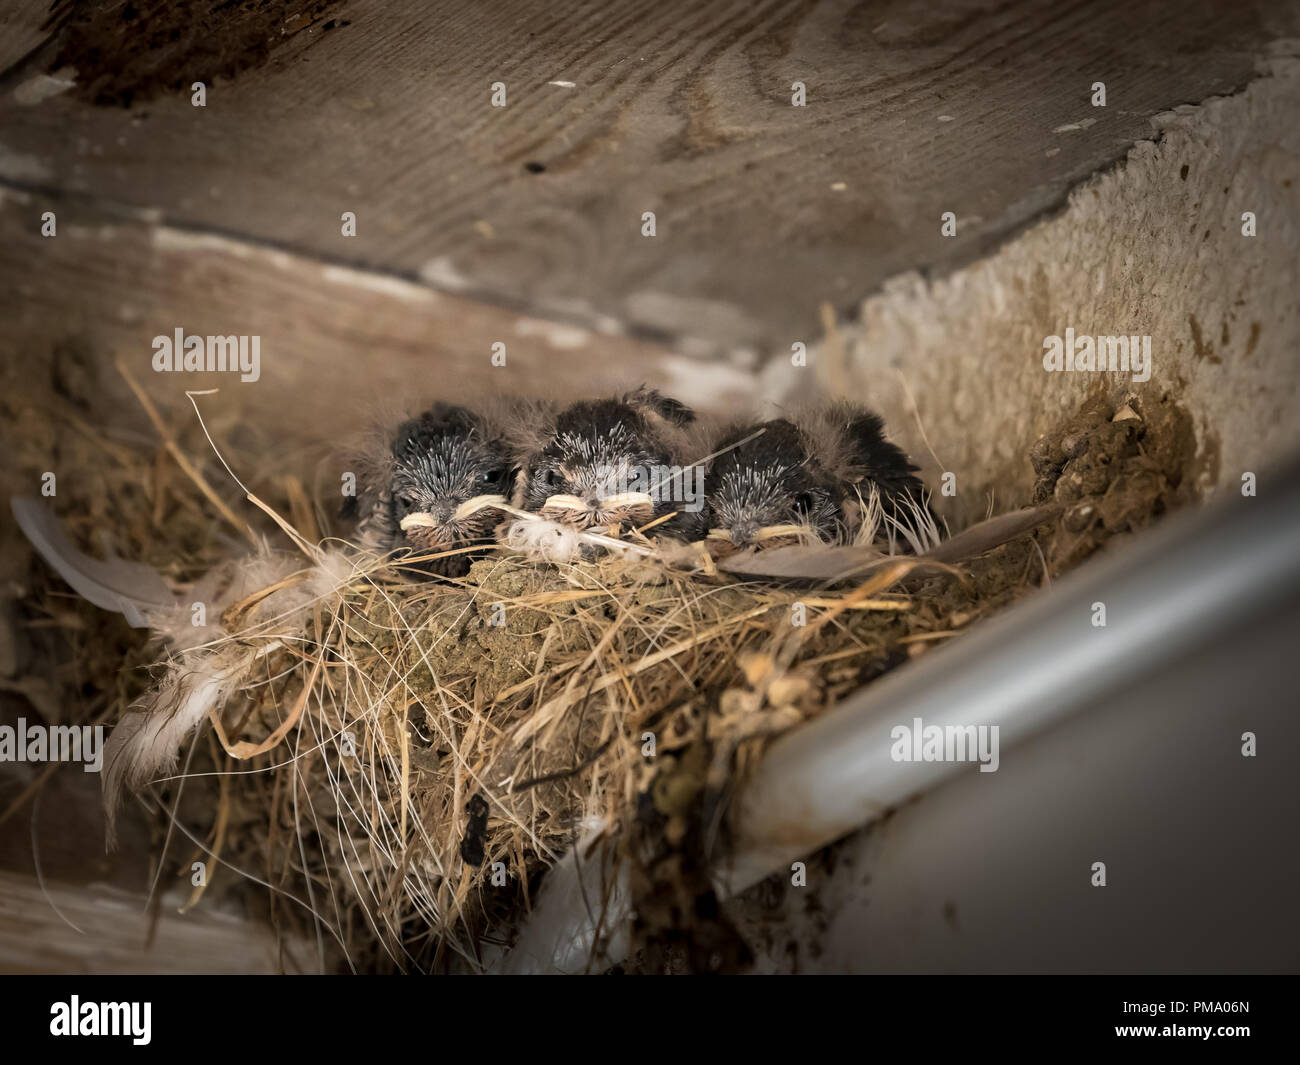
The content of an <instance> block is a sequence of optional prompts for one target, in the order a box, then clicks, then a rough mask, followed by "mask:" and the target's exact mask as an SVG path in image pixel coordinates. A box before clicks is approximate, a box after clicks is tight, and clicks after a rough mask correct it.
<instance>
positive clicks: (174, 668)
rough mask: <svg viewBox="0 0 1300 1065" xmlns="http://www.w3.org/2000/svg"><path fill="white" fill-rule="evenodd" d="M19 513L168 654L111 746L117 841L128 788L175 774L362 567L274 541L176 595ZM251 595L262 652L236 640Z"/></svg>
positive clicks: (91, 589) (38, 516) (107, 782)
mask: <svg viewBox="0 0 1300 1065" xmlns="http://www.w3.org/2000/svg"><path fill="white" fill-rule="evenodd" d="M11 509H12V510H13V514H14V518H15V520H16V521H17V522H18V526H19V528H20V529H22V531H23V533H24V534H25V535H26V536H27V538H28V540H29V541H31V544H32V546H33V547H34V548H35V549H36V550H37V552H38V553H39V554H40V555H41V557H42V558H44V559H45V561H46V562H47V563H48V564H49V565H50V567H51V568H52V569H54V570H55V571H56V572H57V573H58V574H59V575H60V576H62V577H63V578H64V580H66V581H67V582H68V584H69V585H71V587H72V588H73V590H74V591H76V592H77V593H78V594H79V595H81V596H82V597H83V598H85V599H86V600H88V601H89V602H91V603H94V604H95V605H96V606H98V607H101V608H102V609H105V610H113V611H116V612H118V613H121V614H123V615H124V616H125V617H126V619H127V621H128V622H129V623H130V624H131V625H133V626H135V627H136V628H145V627H147V628H149V629H150V630H151V632H152V633H153V634H154V636H156V637H157V638H158V639H159V641H160V642H161V643H162V645H163V646H164V647H165V648H166V652H167V655H168V658H167V662H166V667H165V672H164V675H163V677H162V679H161V681H159V682H158V683H157V684H156V685H154V687H153V688H152V689H151V690H150V691H149V692H148V693H146V695H144V696H143V697H142V698H141V699H140V700H139V701H138V702H136V703H135V704H134V705H133V706H132V707H131V708H130V709H129V710H128V711H127V713H126V714H125V715H124V716H123V717H122V720H121V721H119V722H118V724H117V726H116V728H114V729H113V731H112V733H111V734H110V736H109V738H108V742H107V743H106V744H105V749H104V779H103V790H104V806H105V811H106V813H107V816H108V837H109V843H110V845H111V844H112V842H113V838H114V826H115V815H116V811H117V807H118V804H119V802H120V799H121V796H122V794H123V791H124V790H127V789H129V790H132V791H135V790H138V789H139V788H141V787H142V786H144V785H145V784H147V783H148V782H149V781H150V780H151V779H153V778H154V777H155V776H157V775H158V774H159V773H168V772H170V771H171V770H172V769H174V768H175V765H176V760H177V756H178V753H179V750H180V748H181V746H182V745H183V744H184V742H185V740H186V738H187V737H189V736H190V734H191V733H192V732H193V731H194V730H195V729H196V728H197V727H198V726H199V725H200V723H201V722H202V721H203V719H204V718H205V717H207V716H208V715H210V714H214V713H218V712H220V710H221V708H222V707H223V706H224V705H225V702H226V700H227V699H228V698H229V697H230V696H231V694H233V692H235V691H236V690H237V689H238V687H239V685H240V682H241V679H242V678H243V677H245V676H247V674H248V671H249V668H250V667H251V666H252V665H253V664H254V663H255V662H256V661H257V660H258V659H259V658H261V657H263V656H264V655H266V654H268V653H269V652H270V651H272V650H274V649H275V648H276V647H278V646H280V644H281V640H282V639H283V638H285V637H292V636H294V635H296V634H299V633H301V632H302V631H303V627H304V626H305V624H306V622H307V619H308V618H309V617H310V615H311V607H312V606H313V605H314V604H316V603H318V602H322V601H328V600H329V599H330V598H331V597H333V596H336V595H338V594H339V592H340V590H341V589H342V588H343V587H344V586H345V585H347V584H348V583H350V581H351V580H352V579H353V577H354V575H355V572H356V562H355V561H354V559H353V558H352V557H351V556H350V555H349V554H347V553H345V551H344V550H342V549H331V550H328V551H318V552H317V554H316V556H315V560H314V562H310V561H308V560H306V559H304V558H303V556H302V555H299V554H288V553H285V552H276V551H272V550H271V549H270V548H269V547H267V546H266V545H265V544H264V545H262V547H261V548H260V549H259V550H258V551H257V552H256V553H254V554H252V555H249V556H246V557H244V558H240V559H231V560H228V561H226V562H224V563H222V564H221V565H219V566H216V567H214V568H213V569H212V570H211V571H209V572H208V573H207V574H205V575H204V576H203V577H202V578H200V579H199V580H198V581H196V582H195V583H194V584H192V585H190V586H188V587H187V588H185V589H184V590H180V591H174V590H173V589H172V588H171V586H170V585H169V584H168V583H167V581H166V580H165V579H164V578H163V576H162V574H160V573H159V572H158V571H157V570H155V569H153V568H152V567H150V566H146V565H142V564H141V563H138V562H127V561H125V560H123V559H120V558H109V559H107V560H104V561H100V560H98V559H94V558H91V557H90V556H89V555H86V554H85V553H83V552H82V551H80V550H78V549H77V548H76V547H74V546H73V545H72V543H71V541H69V540H68V538H67V536H66V534H65V533H64V532H63V529H62V527H61V525H60V524H59V520H58V518H57V517H56V516H55V514H54V511H53V509H52V508H50V507H49V506H48V505H45V504H42V503H40V502H39V501H37V500H33V499H14V500H12V501H11ZM272 588H273V589H274V590H273V591H269V592H267V591H266V590H267V589H272ZM262 592H266V594H265V595H259V594H258V593H262ZM250 598H251V599H255V600H256V603H257V619H258V620H257V624H256V626H254V627H255V628H256V629H257V630H259V631H260V633H261V634H262V635H264V636H265V637H266V638H265V639H263V640H261V641H259V642H258V644H257V645H255V646H250V644H249V643H248V642H246V641H242V640H236V639H232V638H231V637H234V636H237V635H241V634H243V635H247V630H246V629H244V628H242V627H241V626H240V624H239V622H240V621H241V620H242V619H244V618H245V617H246V616H247V615H246V613H245V611H244V610H243V609H233V610H232V608H242V607H244V606H245V605H246V604H248V602H249V600H250ZM197 603H201V604H203V608H204V609H203V610H202V611H201V612H199V611H195V610H194V605H195V604H197ZM196 620H201V621H202V624H196Z"/></svg>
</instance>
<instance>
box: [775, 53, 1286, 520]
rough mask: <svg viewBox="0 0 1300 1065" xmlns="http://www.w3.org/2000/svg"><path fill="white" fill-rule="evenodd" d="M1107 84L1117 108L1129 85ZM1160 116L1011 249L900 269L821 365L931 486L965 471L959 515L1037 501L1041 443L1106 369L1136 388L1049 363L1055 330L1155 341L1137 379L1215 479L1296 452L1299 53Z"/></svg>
mask: <svg viewBox="0 0 1300 1065" xmlns="http://www.w3.org/2000/svg"><path fill="white" fill-rule="evenodd" d="M1287 50H1290V51H1292V52H1294V51H1295V48H1293V47H1292V48H1289V49H1288V48H1287V47H1282V48H1277V49H1275V51H1277V52H1283V51H1287ZM1110 91H1111V106H1118V107H1122V106H1123V102H1122V86H1118V85H1117V86H1113V87H1111V90H1110ZM1157 126H1158V134H1157V137H1156V138H1155V139H1153V140H1151V141H1146V142H1142V143H1140V144H1138V145H1136V146H1135V147H1134V148H1133V150H1132V151H1131V152H1130V153H1129V155H1128V157H1127V159H1126V161H1125V162H1124V163H1123V164H1122V165H1120V166H1119V167H1117V168H1115V169H1114V170H1111V171H1109V172H1107V173H1104V174H1101V175H1099V176H1097V177H1095V178H1093V179H1091V180H1089V181H1088V182H1087V183H1086V184H1085V185H1083V186H1081V187H1080V188H1078V189H1077V190H1075V191H1074V193H1073V194H1072V195H1071V197H1070V200H1069V204H1068V207H1067V208H1066V209H1065V210H1063V211H1062V212H1061V213H1059V214H1058V215H1056V216H1055V217H1052V218H1050V219H1048V220H1046V221H1043V222H1041V223H1040V224H1038V225H1036V226H1034V227H1033V228H1032V229H1030V230H1028V231H1026V232H1025V233H1023V234H1021V235H1020V236H1019V237H1017V238H1016V239H1014V240H1013V241H1011V242H1010V243H1008V244H1007V245H1005V246H1004V247H1003V248H1002V249H1000V250H999V251H998V252H997V253H996V254H994V255H992V256H990V257H988V258H986V259H984V260H982V261H980V262H978V263H975V264H973V265H971V266H969V267H968V268H965V269H962V270H959V271H957V272H955V273H953V274H951V275H950V276H948V277H946V278H944V279H942V280H936V281H933V282H928V281H926V280H924V279H922V278H921V277H919V276H917V275H916V274H909V275H904V276H902V277H899V278H896V279H894V280H893V281H892V282H890V283H889V284H888V285H886V287H885V289H884V291H882V292H881V293H879V294H878V295H875V296H873V297H871V298H870V299H868V300H866V301H865V303H864V304H863V305H862V308H861V314H860V318H859V320H858V321H857V322H856V323H853V324H851V325H849V326H847V327H845V328H843V329H842V330H841V333H840V336H839V337H838V338H836V337H834V336H832V337H831V338H828V340H827V341H826V342H824V343H823V344H822V345H821V346H820V350H819V352H818V353H817V357H815V358H813V359H810V363H811V364H812V365H813V366H814V367H815V373H816V376H817V378H818V381H819V384H820V386H821V387H823V388H825V389H826V390H828V391H831V392H837V393H838V392H844V393H848V394H850V395H855V396H858V397H859V398H861V399H863V400H866V401H868V402H870V403H872V404H873V405H876V406H878V407H879V408H880V409H881V410H882V411H883V412H884V413H885V415H886V418H887V421H888V422H889V424H890V425H891V426H892V429H893V432H894V434H895V435H896V436H897V437H899V438H900V442H902V443H903V444H904V445H905V446H906V447H907V448H908V449H909V451H910V452H911V453H912V454H913V456H914V457H915V458H916V459H917V461H919V462H923V463H924V465H925V467H926V474H927V476H928V477H929V478H930V479H931V480H932V481H935V480H937V474H938V472H939V471H940V470H949V471H953V472H954V473H955V474H956V485H957V489H958V499H957V504H958V505H957V507H956V510H957V512H958V515H959V516H973V515H977V514H980V513H982V512H983V510H984V508H985V506H986V503H987V497H988V491H989V490H990V489H993V488H996V492H997V498H998V504H999V506H1002V505H1006V504H1010V503H1018V502H1022V501H1024V500H1025V499H1026V498H1027V497H1028V495H1029V491H1030V488H1031V486H1032V483H1033V474H1032V470H1031V468H1030V465H1029V462H1028V460H1027V458H1026V454H1027V451H1028V449H1029V447H1030V445H1031V444H1032V443H1033V442H1034V440H1036V439H1037V438H1038V436H1040V435H1041V434H1042V433H1043V432H1044V431H1046V430H1047V428H1048V427H1049V425H1050V424H1051V423H1052V422H1053V421H1054V420H1055V419H1058V418H1059V417H1060V416H1061V415H1062V414H1063V413H1066V412H1068V411H1071V410H1073V409H1074V408H1075V407H1076V406H1077V404H1078V403H1079V402H1080V400H1081V399H1082V398H1083V396H1085V395H1086V394H1087V393H1088V392H1089V391H1090V390H1091V389H1092V388H1094V387H1096V386H1097V383H1098V381H1099V380H1101V381H1104V383H1105V385H1106V386H1107V387H1109V388H1111V389H1114V390H1116V391H1119V390H1127V389H1128V388H1129V387H1130V381H1129V380H1128V375H1115V374H1110V373H1105V374H1102V373H1097V372H1091V373H1089V372H1075V373H1049V372H1046V371H1045V370H1044V368H1043V351H1044V349H1043V342H1044V338H1045V337H1047V336H1049V335H1057V336H1064V335H1065V330H1066V328H1067V327H1071V328H1073V329H1074V331H1075V334H1076V336H1081V335H1085V334H1086V335H1091V336H1099V335H1101V336H1107V335H1119V334H1125V335H1127V334H1144V335H1149V336H1150V337H1151V346H1152V371H1151V377H1150V380H1149V381H1148V382H1146V383H1145V384H1133V385H1132V386H1131V387H1132V390H1133V391H1134V392H1135V393H1136V394H1137V396H1138V397H1139V403H1140V401H1141V398H1142V397H1143V396H1144V395H1150V394H1152V393H1155V394H1156V395H1161V394H1164V393H1170V394H1172V395H1173V396H1175V397H1176V398H1178V400H1179V402H1181V403H1183V404H1184V405H1185V406H1186V408H1187V409H1188V410H1189V411H1190V412H1191V413H1192V414H1193V416H1194V418H1195V421H1196V426H1197V433H1198V441H1199V447H1200V451H1201V455H1202V457H1203V458H1204V459H1205V462H1204V464H1203V468H1204V470H1205V472H1204V474H1203V475H1202V476H1203V480H1204V487H1207V488H1210V487H1214V486H1227V485H1230V484H1236V483H1239V480H1240V475H1241V472H1242V471H1243V470H1251V471H1259V470H1260V469H1261V468H1267V466H1268V464H1269V460H1270V458H1272V457H1274V456H1277V455H1278V454H1279V453H1281V452H1283V451H1285V450H1289V449H1292V448H1295V447H1296V446H1297V445H1300V418H1297V417H1296V413H1297V407H1296V400H1297V383H1298V380H1300V269H1298V267H1297V257H1296V249H1297V248H1300V61H1297V60H1296V59H1294V58H1292V57H1289V56H1286V55H1275V56H1274V57H1273V58H1271V59H1270V60H1268V63H1267V69H1266V70H1265V71H1264V76H1263V77H1261V78H1260V79H1258V80H1256V81H1254V82H1253V83H1252V84H1251V85H1250V86H1249V87H1248V88H1247V89H1246V90H1245V91H1243V92H1241V93H1239V94H1237V95H1235V96H1231V97H1223V98H1217V99H1213V100H1210V101H1208V102H1206V103H1204V104H1201V105H1199V106H1195V107H1192V106H1188V107H1181V108H1179V109H1178V110H1177V111H1175V112H1173V113H1170V114H1166V115H1162V116H1160V118H1159V119H1158V120H1157ZM953 210H954V211H955V212H956V213H957V216H958V225H959V226H960V218H961V205H960V204H954V205H953ZM1246 211H1252V212H1254V214H1255V216H1256V226H1257V235H1256V236H1254V237H1249V236H1244V235H1243V233H1242V224H1243V223H1242V214H1243V212H1246ZM935 224H936V225H938V224H939V223H938V219H936V220H935ZM904 379H905V380H906V385H907V388H910V391H911V393H912V395H913V396H915V400H916V403H917V405H918V407H919V419H920V422H921V424H922V425H923V426H924V432H925V436H927V437H928V439H929V444H930V445H931V446H932V447H933V452H934V454H935V455H937V456H938V461H936V460H935V458H933V457H932V456H931V453H930V447H927V445H926V443H925V441H924V440H923V438H922V434H921V431H920V430H919V429H918V425H917V416H916V414H915V413H914V411H913V407H912V403H911V400H910V399H909V398H908V397H907V388H905V387H904V385H903V383H902V381H903V380H904ZM769 383H770V384H771V385H774V386H777V382H769ZM783 384H784V385H787V386H788V385H789V381H788V380H787V381H786V382H784V383H783ZM778 388H779V386H778ZM769 394H770V393H769ZM1216 453H1217V461H1215V460H1216ZM1008 494H1010V496H1011V498H1008Z"/></svg>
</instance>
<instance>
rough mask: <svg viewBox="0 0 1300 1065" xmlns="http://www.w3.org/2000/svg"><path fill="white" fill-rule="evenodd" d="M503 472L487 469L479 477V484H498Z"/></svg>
mask: <svg viewBox="0 0 1300 1065" xmlns="http://www.w3.org/2000/svg"><path fill="white" fill-rule="evenodd" d="M504 472H505V471H504V470H488V471H487V473H485V474H483V475H482V476H481V477H479V482H480V483H481V484H500V483H501V475H502V474H503V473H504Z"/></svg>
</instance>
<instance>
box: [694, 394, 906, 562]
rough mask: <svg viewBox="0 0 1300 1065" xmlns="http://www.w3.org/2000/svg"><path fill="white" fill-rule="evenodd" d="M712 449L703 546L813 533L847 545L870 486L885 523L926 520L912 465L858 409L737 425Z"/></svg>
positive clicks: (729, 546)
mask: <svg viewBox="0 0 1300 1065" xmlns="http://www.w3.org/2000/svg"><path fill="white" fill-rule="evenodd" d="M760 430H761V432H760ZM713 450H714V451H715V452H721V454H719V455H718V457H717V458H715V459H714V460H713V462H712V463H711V464H710V466H709V469H708V472H707V474H706V475H705V484H706V486H707V499H708V507H707V509H706V514H705V517H706V521H707V524H708V529H709V533H708V540H709V544H710V546H711V547H713V548H717V549H718V550H719V551H720V552H721V553H726V552H729V551H731V550H738V549H741V548H746V547H755V546H761V547H774V546H783V545H786V544H791V543H797V542H800V541H802V540H806V539H808V538H810V537H811V538H813V539H816V540H820V541H822V542H825V543H834V542H848V541H851V540H852V539H853V538H854V536H855V535H856V534H857V533H858V531H859V529H860V528H861V525H862V522H863V520H864V514H863V505H864V504H865V503H866V502H867V501H868V500H869V499H870V496H871V494H872V489H873V487H874V490H875V492H876V494H877V495H878V497H879V500H880V506H881V510H882V511H883V513H884V515H885V516H886V517H887V519H892V520H893V521H895V522H898V523H901V524H903V525H904V526H907V527H909V528H910V527H913V526H914V525H915V524H916V522H917V521H918V516H919V515H920V514H925V515H927V519H926V520H928V511H927V509H926V503H925V488H924V485H922V483H921V481H920V480H919V479H918V478H917V477H916V476H915V473H914V471H915V470H916V468H917V467H915V466H913V465H912V464H911V463H910V462H909V461H908V459H907V455H906V454H904V453H903V451H902V449H901V448H899V447H897V446H896V445H894V444H891V443H890V442H889V441H888V440H886V439H885V435H884V422H883V420H882V419H881V418H880V416H879V415H877V414H874V413H872V412H871V411H869V410H867V409H866V408H865V407H860V406H856V405H854V404H851V403H845V402H839V403H833V404H829V405H827V406H825V407H822V408H819V409H817V410H814V411H811V412H809V413H807V414H805V415H803V416H800V417H796V418H793V419H788V418H777V419H775V420H773V421H768V422H763V423H761V424H751V425H743V426H736V427H734V428H733V429H731V430H730V431H728V432H727V433H725V434H724V435H723V437H722V439H721V440H719V442H718V443H717V444H716V445H715V447H714V448H713Z"/></svg>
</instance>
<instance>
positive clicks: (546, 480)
mask: <svg viewBox="0 0 1300 1065" xmlns="http://www.w3.org/2000/svg"><path fill="white" fill-rule="evenodd" d="M557 480H558V478H557V477H556V476H555V471H554V470H543V471H542V484H544V485H546V487H547V488H554V487H555V485H556V483H557Z"/></svg>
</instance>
